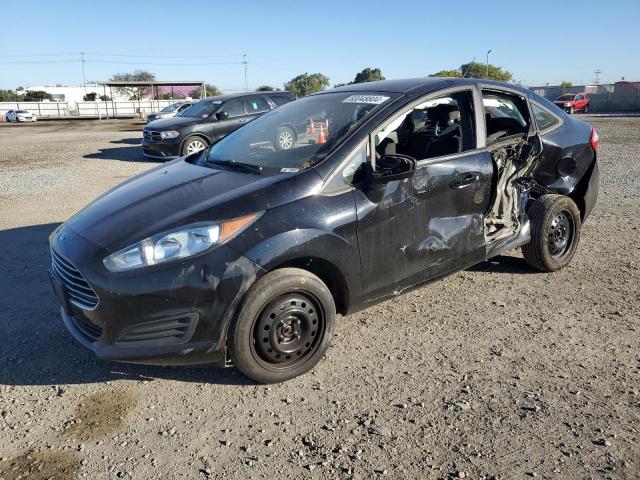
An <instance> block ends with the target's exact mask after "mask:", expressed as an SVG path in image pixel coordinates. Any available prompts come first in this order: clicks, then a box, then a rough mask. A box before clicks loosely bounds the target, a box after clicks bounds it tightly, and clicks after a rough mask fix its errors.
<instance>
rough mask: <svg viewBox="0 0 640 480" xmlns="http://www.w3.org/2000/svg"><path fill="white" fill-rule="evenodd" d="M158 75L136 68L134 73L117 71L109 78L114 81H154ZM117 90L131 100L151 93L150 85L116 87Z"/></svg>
mask: <svg viewBox="0 0 640 480" xmlns="http://www.w3.org/2000/svg"><path fill="white" fill-rule="evenodd" d="M155 79H156V76H155V74H153V73H151V72H147V71H146V70H136V71H135V72H133V73H116V74H115V75H114V76H112V77H111V78H110V79H109V80H110V81H112V82H153V81H155ZM115 91H116V92H118V93H119V94H120V95H125V96H127V97H128V98H129V99H130V100H140V98H142V97H146V96H150V95H151V87H150V86H146V85H144V86H140V87H115Z"/></svg>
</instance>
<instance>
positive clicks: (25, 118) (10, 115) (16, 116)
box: [4, 110, 37, 122]
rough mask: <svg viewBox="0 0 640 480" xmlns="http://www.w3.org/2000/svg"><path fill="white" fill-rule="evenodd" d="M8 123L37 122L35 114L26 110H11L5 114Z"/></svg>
mask: <svg viewBox="0 0 640 480" xmlns="http://www.w3.org/2000/svg"><path fill="white" fill-rule="evenodd" d="M4 117H5V118H6V119H7V122H35V121H36V120H37V118H36V116H35V115H34V114H33V113H29V112H27V111H26V110H9V111H8V112H7V113H5V114H4Z"/></svg>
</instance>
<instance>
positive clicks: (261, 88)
mask: <svg viewBox="0 0 640 480" xmlns="http://www.w3.org/2000/svg"><path fill="white" fill-rule="evenodd" d="M276 90H278V89H277V88H276V87H272V86H271V85H260V86H259V87H258V88H256V92H275V91H276Z"/></svg>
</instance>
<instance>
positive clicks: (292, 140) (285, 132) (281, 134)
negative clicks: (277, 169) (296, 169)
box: [274, 127, 296, 150]
mask: <svg viewBox="0 0 640 480" xmlns="http://www.w3.org/2000/svg"><path fill="white" fill-rule="evenodd" d="M274 143H275V147H276V150H289V149H290V148H293V146H294V145H295V144H296V135H295V133H294V132H293V130H291V129H290V128H289V127H281V128H279V129H278V133H277V134H276V140H275V142H274Z"/></svg>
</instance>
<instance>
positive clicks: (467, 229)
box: [50, 78, 598, 365]
mask: <svg viewBox="0 0 640 480" xmlns="http://www.w3.org/2000/svg"><path fill="white" fill-rule="evenodd" d="M469 86H471V87H472V88H473V89H474V90H473V92H474V93H473V95H474V101H475V107H476V108H477V107H478V105H480V103H479V100H478V99H479V98H480V97H479V96H480V95H481V92H482V89H484V88H490V89H492V90H501V89H503V90H504V92H507V93H510V94H513V95H518V96H520V97H522V98H523V99H528V101H529V102H535V103H537V104H539V105H541V106H543V107H544V108H546V109H548V110H549V112H552V113H553V115H555V116H556V118H557V119H558V120H559V122H558V125H557V126H555V127H553V128H551V129H548V130H546V131H545V130H541V129H539V128H538V127H537V125H536V123H535V122H534V121H533V120H532V121H531V125H530V130H529V132H528V133H527V134H526V135H523V136H521V137H517V138H516V137H514V138H508V139H506V140H504V141H498V142H494V143H492V144H490V145H487V142H486V138H485V137H484V135H485V132H486V129H485V125H484V123H482V122H483V119H484V115H482V114H479V115H476V120H475V121H476V125H475V128H474V132H476V134H477V135H480V136H481V137H478V138H477V139H476V140H477V141H476V148H474V149H471V150H469V151H465V152H463V153H459V154H456V155H448V156H442V157H437V158H432V159H426V160H421V161H418V162H417V163H416V167H415V172H414V173H413V175H412V176H411V177H410V178H405V179H402V180H394V181H390V182H388V183H386V184H385V185H384V187H383V188H380V187H379V186H378V188H377V190H375V191H372V189H371V182H370V180H369V177H367V178H365V179H364V180H360V181H354V182H353V183H352V184H347V185H343V186H339V187H338V188H336V187H335V181H334V180H335V178H336V175H337V173H339V172H340V171H341V169H342V168H344V166H345V162H346V161H347V160H348V159H349V158H350V155H352V154H353V152H354V149H356V148H363V147H362V146H363V145H373V142H371V141H370V137H372V132H374V131H375V129H376V128H378V126H379V125H381V124H383V122H385V121H387V120H388V119H390V118H392V117H393V116H394V115H397V114H398V112H401V111H402V110H403V109H406V108H407V105H411V104H412V102H414V103H415V102H416V101H418V100H420V99H421V98H422V97H425V96H429V95H432V94H433V93H434V92H439V91H450V90H452V89H455V88H457V87H465V88H466V87H469ZM337 90H338V91H353V92H355V93H357V92H369V91H375V92H383V93H385V92H386V93H385V94H386V95H388V96H389V97H390V101H389V102H388V104H387V106H386V107H385V108H382V109H381V110H379V111H377V112H376V113H375V114H372V115H371V117H370V118H368V119H367V120H366V121H364V122H363V123H362V125H361V126H360V127H359V128H357V129H355V130H354V131H353V132H351V133H350V134H349V135H348V136H347V137H346V138H345V139H344V141H343V142H342V143H340V144H338V145H336V147H335V148H334V150H333V151H332V153H331V154H330V155H329V156H328V157H327V158H326V159H325V160H324V161H323V162H321V163H319V164H318V165H316V166H314V167H313V168H309V169H306V170H302V171H300V172H298V173H280V174H274V175H255V174H251V173H247V172H242V171H230V170H224V169H217V168H207V167H203V166H201V165H198V164H196V162H194V161H193V157H187V158H179V159H177V160H175V161H173V162H171V163H168V164H166V165H161V166H158V167H157V168H154V169H151V170H149V171H147V172H145V173H143V174H141V175H138V176H136V177H133V178H131V179H129V180H127V181H126V182H124V183H122V184H120V185H118V186H116V187H114V188H113V189H111V190H110V191H108V192H107V193H105V194H104V195H102V196H101V197H99V198H97V199H96V200H95V201H94V202H92V203H91V204H90V205H89V206H87V207H86V208H85V209H84V210H82V211H81V212H79V213H78V214H77V215H75V216H74V217H72V218H71V219H69V220H68V221H67V222H66V223H65V224H63V225H62V226H61V227H59V228H58V229H57V230H56V231H55V232H53V233H52V235H51V237H50V244H51V249H52V251H54V252H55V254H56V255H58V256H60V257H61V258H62V259H63V262H67V263H68V265H71V266H73V267H74V268H77V271H78V273H77V274H78V275H81V276H82V277H84V280H86V282H87V283H88V284H89V285H90V286H91V288H93V290H94V291H95V294H96V297H97V299H98V300H99V301H98V302H97V305H96V306H95V307H94V308H92V309H83V308H79V307H78V306H77V305H73V304H71V303H70V302H68V298H67V296H65V288H67V287H71V288H73V286H72V285H71V286H70V285H66V286H65V285H64V284H63V285H62V288H60V284H61V283H64V282H63V281H64V279H62V278H60V275H59V274H58V273H56V271H54V270H55V269H53V270H52V271H51V276H52V282H53V283H54V290H56V291H57V292H58V298H59V301H60V303H61V306H62V310H63V315H62V316H63V320H64V321H65V324H66V325H67V327H68V329H69V330H70V332H71V333H72V335H73V336H74V337H75V338H76V339H78V340H79V341H80V342H81V343H82V344H83V345H85V346H87V347H88V348H91V349H92V350H93V351H94V352H95V353H96V354H97V355H98V356H99V357H102V358H107V359H114V360H122V361H132V362H143V363H170V364H191V363H203V362H212V363H217V364H220V365H221V364H224V362H225V358H226V347H225V342H226V335H227V329H228V326H229V323H230V321H231V319H232V318H233V316H234V315H235V314H236V313H237V309H238V308H239V305H241V302H242V298H243V297H244V296H245V294H246V293H247V291H248V290H249V289H250V288H251V286H252V285H254V284H255V282H256V280H257V279H259V278H260V277H261V276H263V275H264V274H265V273H267V272H269V271H272V270H274V269H277V268H281V267H287V266H295V267H298V268H304V269H307V270H309V271H311V272H312V273H315V274H316V275H318V276H319V277H320V278H321V279H322V280H323V281H324V282H325V283H326V284H327V286H328V287H329V289H330V290H331V293H332V294H333V296H334V300H335V302H336V306H337V310H338V311H339V312H340V313H343V314H346V313H350V312H354V311H357V310H359V309H362V308H365V307H367V306H369V305H371V304H372V303H375V302H378V301H382V300H384V299H386V298H389V297H390V296H393V295H398V294H400V293H402V292H403V291H405V290H407V289H409V288H412V287H415V286H417V285H421V284H424V283H425V282H429V281H433V280H435V279H437V278H440V277H442V276H444V275H447V274H450V273H452V272H455V271H458V270H461V269H464V268H467V267H469V266H471V265H474V264H476V263H478V262H481V261H483V260H485V259H487V258H490V257H492V256H495V255H498V254H500V253H503V252H505V251H508V250H511V249H513V248H516V247H519V246H521V245H523V244H526V243H527V242H528V241H529V239H530V236H531V232H530V228H531V226H530V223H529V219H528V217H527V208H528V205H529V204H530V202H532V201H533V200H535V199H536V198H537V197H539V196H540V195H543V194H544V193H558V194H563V195H568V196H570V197H571V198H572V199H573V200H574V201H575V202H576V204H577V205H578V206H579V208H580V210H581V212H582V216H583V220H584V219H585V218H586V217H587V216H588V215H589V214H590V212H591V211H592V209H593V207H594V205H595V202H596V200H597V195H598V165H597V162H596V153H595V150H594V148H593V147H592V145H591V144H590V134H591V126H590V125H589V124H587V123H586V122H582V121H580V120H578V119H576V118H574V117H570V116H569V115H566V114H565V113H564V112H562V111H561V110H560V109H558V108H557V107H555V106H554V105H553V104H552V103H550V102H548V101H547V100H545V99H543V98H541V97H538V96H537V95H535V94H533V93H531V92H528V91H527V90H525V89H522V88H520V87H517V86H513V85H503V84H500V83H497V82H489V81H478V80H473V79H437V78H433V79H415V80H401V81H388V82H372V83H368V84H357V85H349V86H345V87H342V88H341V89H337ZM283 108H284V107H283ZM243 128H244V127H243ZM196 155H198V154H196ZM374 164H375V161H374V155H373V154H372V152H371V149H370V148H368V147H367V166H368V168H369V169H370V170H373V169H374ZM253 213H259V215H257V216H256V220H255V221H254V222H253V223H252V224H251V225H250V227H249V228H247V229H245V230H243V231H242V232H241V233H240V234H238V235H237V236H235V237H233V238H231V239H230V240H229V241H227V242H226V243H224V244H222V245H219V246H217V247H215V248H212V249H210V250H207V251H205V252H202V253H200V254H197V255H195V256H193V257H189V258H185V259H182V260H176V261H173V262H167V263H164V264H158V265H153V266H150V267H146V268H144V269H140V270H132V271H130V272H122V273H112V272H110V271H108V270H107V269H106V268H105V266H104V264H103V259H104V258H105V257H106V256H107V255H109V254H111V253H113V252H116V251H118V250H120V249H122V248H124V247H127V246H128V245H131V244H133V243H135V242H137V241H140V240H141V239H143V238H145V237H148V236H151V235H155V234H158V233H160V232H163V231H166V230H168V229H171V228H176V227H180V226H183V225H187V224H193V223H197V222H204V221H224V220H229V219H234V218H239V217H243V216H245V215H248V214H253ZM65 265H66V263H65ZM163 328H164V330H162V329H163ZM159 332H164V333H159ZM167 332H168V333H167Z"/></svg>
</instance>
